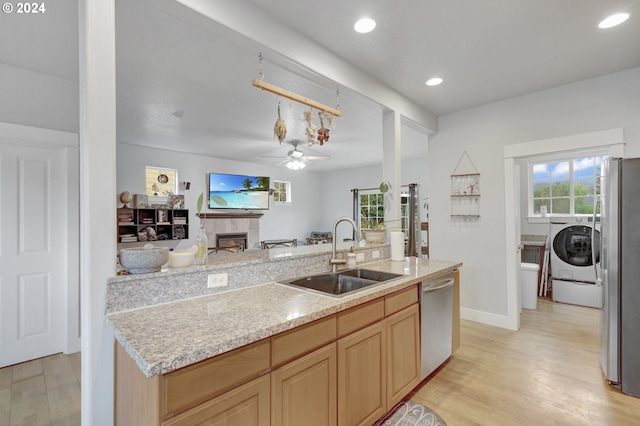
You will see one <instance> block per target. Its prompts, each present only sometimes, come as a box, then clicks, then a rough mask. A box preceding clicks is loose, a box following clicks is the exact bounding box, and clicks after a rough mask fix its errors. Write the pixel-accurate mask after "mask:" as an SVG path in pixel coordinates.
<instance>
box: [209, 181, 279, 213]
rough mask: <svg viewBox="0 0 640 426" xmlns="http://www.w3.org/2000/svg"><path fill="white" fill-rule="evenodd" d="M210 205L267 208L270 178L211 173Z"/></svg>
mask: <svg viewBox="0 0 640 426" xmlns="http://www.w3.org/2000/svg"><path fill="white" fill-rule="evenodd" d="M208 205H209V208H210V209H243V210H266V209H268V208H269V178H268V177H266V176H247V175H229V174H223V173H209V204H208Z"/></svg>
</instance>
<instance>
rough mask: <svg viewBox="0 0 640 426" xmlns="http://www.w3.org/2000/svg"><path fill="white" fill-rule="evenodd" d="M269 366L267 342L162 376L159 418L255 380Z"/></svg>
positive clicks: (254, 344) (253, 344)
mask: <svg viewBox="0 0 640 426" xmlns="http://www.w3.org/2000/svg"><path fill="white" fill-rule="evenodd" d="M269 364H270V363H269V340H268V339H266V340H262V341H260V342H256V343H252V344H251V345H248V346H245V347H242V348H239V349H236V350H233V351H231V352H229V353H226V354H222V355H218V356H216V357H214V358H211V359H208V360H205V361H202V362H199V363H197V364H194V365H191V366H189V367H185V368H181V369H179V370H176V371H174V372H171V373H168V374H165V375H164V376H162V380H161V389H162V391H161V394H162V417H163V418H167V417H168V416H172V415H174V414H176V413H179V412H181V411H184V410H185V409H187V408H189V407H192V406H194V405H196V404H198V403H200V402H202V401H205V400H207V399H209V398H211V397H212V396H215V395H217V394H220V393H222V392H224V391H226V390H227V389H230V388H232V387H235V386H237V385H240V384H242V383H244V382H247V381H249V380H250V379H253V378H255V377H258V376H259V375H260V374H262V373H265V372H268V371H269Z"/></svg>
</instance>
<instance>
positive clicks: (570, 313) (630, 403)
mask: <svg viewBox="0 0 640 426" xmlns="http://www.w3.org/2000/svg"><path fill="white" fill-rule="evenodd" d="M411 399H412V400H414V401H417V402H420V403H422V404H424V405H426V406H428V407H430V408H432V409H434V410H435V411H436V412H437V413H438V414H440V415H441V416H442V417H443V418H444V420H445V421H446V422H447V425H448V426H459V425H465V426H466V425H486V426H502V425H505V426H515V425H533V424H545V425H562V426H571V425H580V426H583V425H606V426H618V425H619V426H627V425H640V398H635V397H632V396H628V395H624V394H622V393H620V392H618V391H616V390H614V389H611V388H610V387H609V386H607V385H606V384H605V379H604V376H603V374H602V372H601V369H600V361H599V311H597V310H595V309H591V308H584V307H580V306H571V305H564V304H560V303H553V302H550V301H546V300H539V302H538V309H537V310H535V311H530V310H523V314H522V324H521V329H520V331H518V332H512V331H507V330H504V329H500V328H496V327H489V326H486V325H482V324H478V323H474V322H470V321H462V344H461V347H460V349H458V350H457V351H456V353H455V354H454V355H453V357H452V358H451V359H450V360H449V361H448V362H447V364H445V366H444V367H442V368H440V369H439V370H438V371H437V372H436V373H435V374H434V375H432V376H431V377H430V378H427V379H426V380H425V381H424V382H423V383H422V385H421V386H420V387H419V388H418V389H417V390H416V392H415V394H414V395H412V396H411ZM9 419H10V420H9ZM7 421H9V423H6V422H7ZM0 424H1V425H5V424H6V425H11V426H13V425H65V426H66V425H79V424H80V354H79V353H77V354H72V355H69V356H65V355H62V354H58V355H52V356H50V357H46V358H42V359H37V360H34V361H29V362H26V363H23V364H18V365H15V366H11V367H6V368H3V369H0Z"/></svg>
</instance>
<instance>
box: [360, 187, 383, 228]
mask: <svg viewBox="0 0 640 426" xmlns="http://www.w3.org/2000/svg"><path fill="white" fill-rule="evenodd" d="M363 192H364V191H362V192H361V193H360V228H361V229H373V228H374V227H375V226H376V225H378V224H381V223H382V222H384V194H382V193H380V192H370V193H363Z"/></svg>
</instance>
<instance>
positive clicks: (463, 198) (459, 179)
mask: <svg viewBox="0 0 640 426" xmlns="http://www.w3.org/2000/svg"><path fill="white" fill-rule="evenodd" d="M465 159H466V160H468V161H467V162H468V164H469V165H470V166H471V168H472V170H474V172H472V173H459V172H458V170H459V168H460V164H461V163H462V161H463V160H465ZM451 217H452V218H465V219H466V218H479V217H480V173H478V172H477V169H476V167H475V165H474V164H473V162H472V161H471V159H470V158H469V156H468V154H467V152H466V151H465V152H464V153H463V154H462V156H461V157H460V160H459V161H458V164H457V165H456V168H455V170H454V171H453V174H451Z"/></svg>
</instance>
